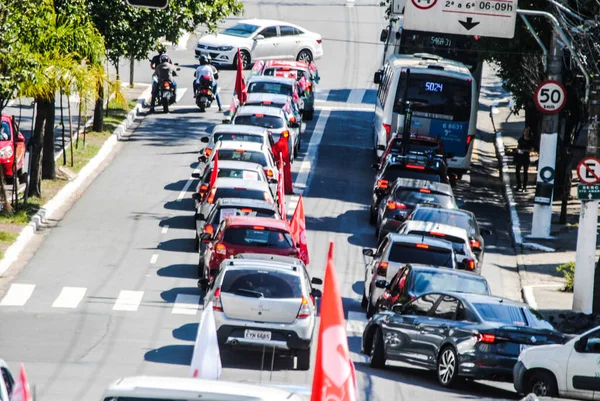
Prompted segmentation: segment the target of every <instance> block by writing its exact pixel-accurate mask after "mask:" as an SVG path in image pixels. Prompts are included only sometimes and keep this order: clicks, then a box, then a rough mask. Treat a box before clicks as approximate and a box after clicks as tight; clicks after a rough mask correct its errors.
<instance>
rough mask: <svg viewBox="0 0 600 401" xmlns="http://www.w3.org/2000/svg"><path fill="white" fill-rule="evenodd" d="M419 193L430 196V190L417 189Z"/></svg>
mask: <svg viewBox="0 0 600 401" xmlns="http://www.w3.org/2000/svg"><path fill="white" fill-rule="evenodd" d="M419 192H423V193H424V194H430V193H431V189H426V188H421V189H419Z"/></svg>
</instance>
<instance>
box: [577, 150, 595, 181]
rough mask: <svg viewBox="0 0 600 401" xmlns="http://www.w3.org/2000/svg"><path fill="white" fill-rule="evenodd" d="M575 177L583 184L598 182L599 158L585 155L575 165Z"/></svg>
mask: <svg viewBox="0 0 600 401" xmlns="http://www.w3.org/2000/svg"><path fill="white" fill-rule="evenodd" d="M577 177H579V181H581V182H582V183H584V184H597V183H600V160H598V159H596V158H595V157H586V158H584V159H583V160H581V161H580V162H579V164H578V165H577Z"/></svg>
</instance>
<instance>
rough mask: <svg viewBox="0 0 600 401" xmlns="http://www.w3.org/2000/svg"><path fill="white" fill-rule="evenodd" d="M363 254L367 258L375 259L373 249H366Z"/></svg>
mask: <svg viewBox="0 0 600 401" xmlns="http://www.w3.org/2000/svg"><path fill="white" fill-rule="evenodd" d="M362 254H363V255H365V256H370V257H373V255H374V252H373V250H372V249H371V248H365V249H363V250H362Z"/></svg>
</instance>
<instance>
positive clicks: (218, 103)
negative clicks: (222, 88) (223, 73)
mask: <svg viewBox="0 0 600 401" xmlns="http://www.w3.org/2000/svg"><path fill="white" fill-rule="evenodd" d="M208 64H209V65H210V68H212V70H213V76H214V77H215V79H214V81H213V93H214V94H215V97H216V98H217V106H219V111H222V110H223V109H222V108H221V96H219V92H218V91H217V81H218V80H219V70H217V67H215V66H214V64H213V63H212V59H211V58H210V56H208Z"/></svg>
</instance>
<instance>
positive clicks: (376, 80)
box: [373, 70, 383, 84]
mask: <svg viewBox="0 0 600 401" xmlns="http://www.w3.org/2000/svg"><path fill="white" fill-rule="evenodd" d="M382 75H383V72H382V71H381V70H379V71H377V72H376V73H375V75H374V76H373V83H374V84H380V83H381V76H382Z"/></svg>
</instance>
